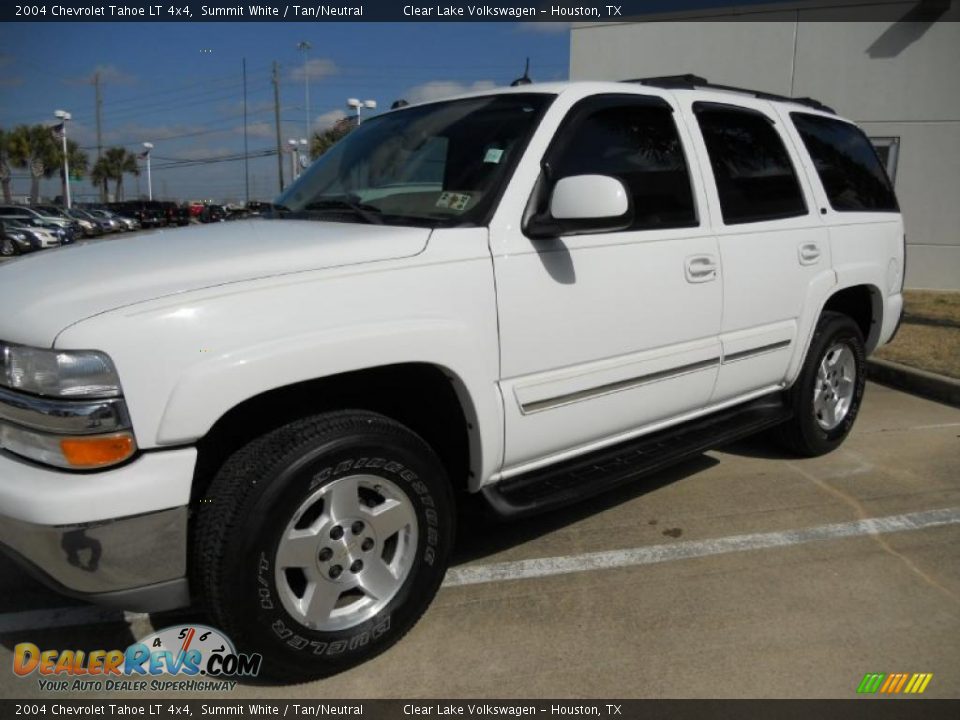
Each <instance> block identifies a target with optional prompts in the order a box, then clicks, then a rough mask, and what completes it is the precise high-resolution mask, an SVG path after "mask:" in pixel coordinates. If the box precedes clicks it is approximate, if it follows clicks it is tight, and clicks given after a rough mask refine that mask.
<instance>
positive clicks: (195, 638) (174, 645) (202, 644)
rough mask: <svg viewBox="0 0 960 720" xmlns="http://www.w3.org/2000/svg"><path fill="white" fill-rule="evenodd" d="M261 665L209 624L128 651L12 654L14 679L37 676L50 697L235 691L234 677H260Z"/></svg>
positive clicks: (21, 650) (176, 630)
mask: <svg viewBox="0 0 960 720" xmlns="http://www.w3.org/2000/svg"><path fill="white" fill-rule="evenodd" d="M262 662H263V657H262V656H261V655H260V654H259V653H252V654H247V653H238V652H237V651H236V649H235V648H234V646H233V642H231V640H230V639H229V638H228V637H227V636H226V635H224V634H223V633H222V632H220V631H219V630H217V629H215V628H212V627H207V626H206V625H179V626H174V627H168V628H165V629H164V630H160V631H159V632H156V633H154V634H153V635H150V636H148V637H145V638H143V639H142V640H140V641H139V642H136V643H133V644H132V645H130V646H129V647H128V648H126V649H125V650H119V649H115V650H89V651H85V650H57V649H53V650H44V649H41V648H39V647H37V646H36V645H34V644H33V643H28V642H27V643H19V644H17V646H16V647H15V648H14V651H13V672H14V674H16V675H17V676H19V677H21V678H28V677H32V676H36V677H37V682H38V684H39V687H40V689H41V690H46V691H50V692H77V691H84V690H86V691H119V692H143V691H145V690H161V691H173V690H176V691H189V690H205V691H207V690H221V691H222V690H233V688H234V687H235V686H236V684H237V680H236V679H234V678H238V677H256V676H257V675H258V674H259V673H260V666H261V663H262Z"/></svg>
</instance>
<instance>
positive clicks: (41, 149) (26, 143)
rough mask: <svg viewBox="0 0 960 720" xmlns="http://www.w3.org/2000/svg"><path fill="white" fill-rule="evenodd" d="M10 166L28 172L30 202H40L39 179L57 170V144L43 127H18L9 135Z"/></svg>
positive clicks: (46, 128) (48, 130)
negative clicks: (27, 170) (24, 169)
mask: <svg viewBox="0 0 960 720" xmlns="http://www.w3.org/2000/svg"><path fill="white" fill-rule="evenodd" d="M8 149H9V152H10V164H11V165H13V166H14V167H17V168H29V170H30V202H34V203H35V202H38V201H39V200H40V179H41V178H45V177H50V176H51V175H53V173H54V171H55V170H56V168H57V143H56V141H55V140H54V139H53V135H52V134H51V132H50V128H48V127H46V126H45V125H18V126H17V127H15V128H14V129H13V132H11V133H10V138H9V148H8Z"/></svg>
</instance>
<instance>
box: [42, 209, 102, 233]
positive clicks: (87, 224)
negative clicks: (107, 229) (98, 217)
mask: <svg viewBox="0 0 960 720" xmlns="http://www.w3.org/2000/svg"><path fill="white" fill-rule="evenodd" d="M33 209H34V210H36V211H37V212H40V213H43V214H44V215H49V216H50V217H56V218H61V219H63V220H69V221H71V222H74V223H77V225H78V226H79V228H80V233H79V234H81V235H83V237H98V236H100V235H103V230H102V229H101V228H100V226H99V225H98V224H97V223H95V222H93V221H92V220H90V219H88V218H85V217H83V216H81V215H77V214H76V213H75V211H74V210H73V209H70V210H67V209H66V208H62V207H58V206H56V205H34V206H33Z"/></svg>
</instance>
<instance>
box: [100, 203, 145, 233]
mask: <svg viewBox="0 0 960 720" xmlns="http://www.w3.org/2000/svg"><path fill="white" fill-rule="evenodd" d="M88 212H89V213H90V214H91V215H93V216H94V217H96V218H98V219H100V220H102V221H103V222H104V223H106V224H107V226H108V227H109V228H110V230H109V232H124V231H126V230H135V229H136V228H138V227H139V226H140V224H139V223H138V222H137V221H136V220H133V219H132V218H126V217H123V216H122V215H116V214H115V213H113V212H111V211H110V210H103V209H99V208H98V209H96V210H90V211H88Z"/></svg>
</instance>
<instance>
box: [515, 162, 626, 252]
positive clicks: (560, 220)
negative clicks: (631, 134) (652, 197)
mask: <svg viewBox="0 0 960 720" xmlns="http://www.w3.org/2000/svg"><path fill="white" fill-rule="evenodd" d="M632 222H633V208H631V206H630V195H629V194H628V193H627V189H626V188H625V187H624V186H623V183H622V182H620V180H618V179H617V178H614V177H609V176H608V175H573V176H571V177H565V178H561V179H560V180H558V181H557V184H556V185H555V186H554V188H553V192H552V193H551V194H550V209H549V211H548V212H547V213H541V214H539V215H534V216H533V217H531V218H530V219H529V220H528V221H527V227H526V232H527V235H529V236H530V237H534V238H548V237H557V236H559V235H582V234H585V233H596V232H610V231H611V230H623V229H625V228H628V227H630V225H631V223H632Z"/></svg>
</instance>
